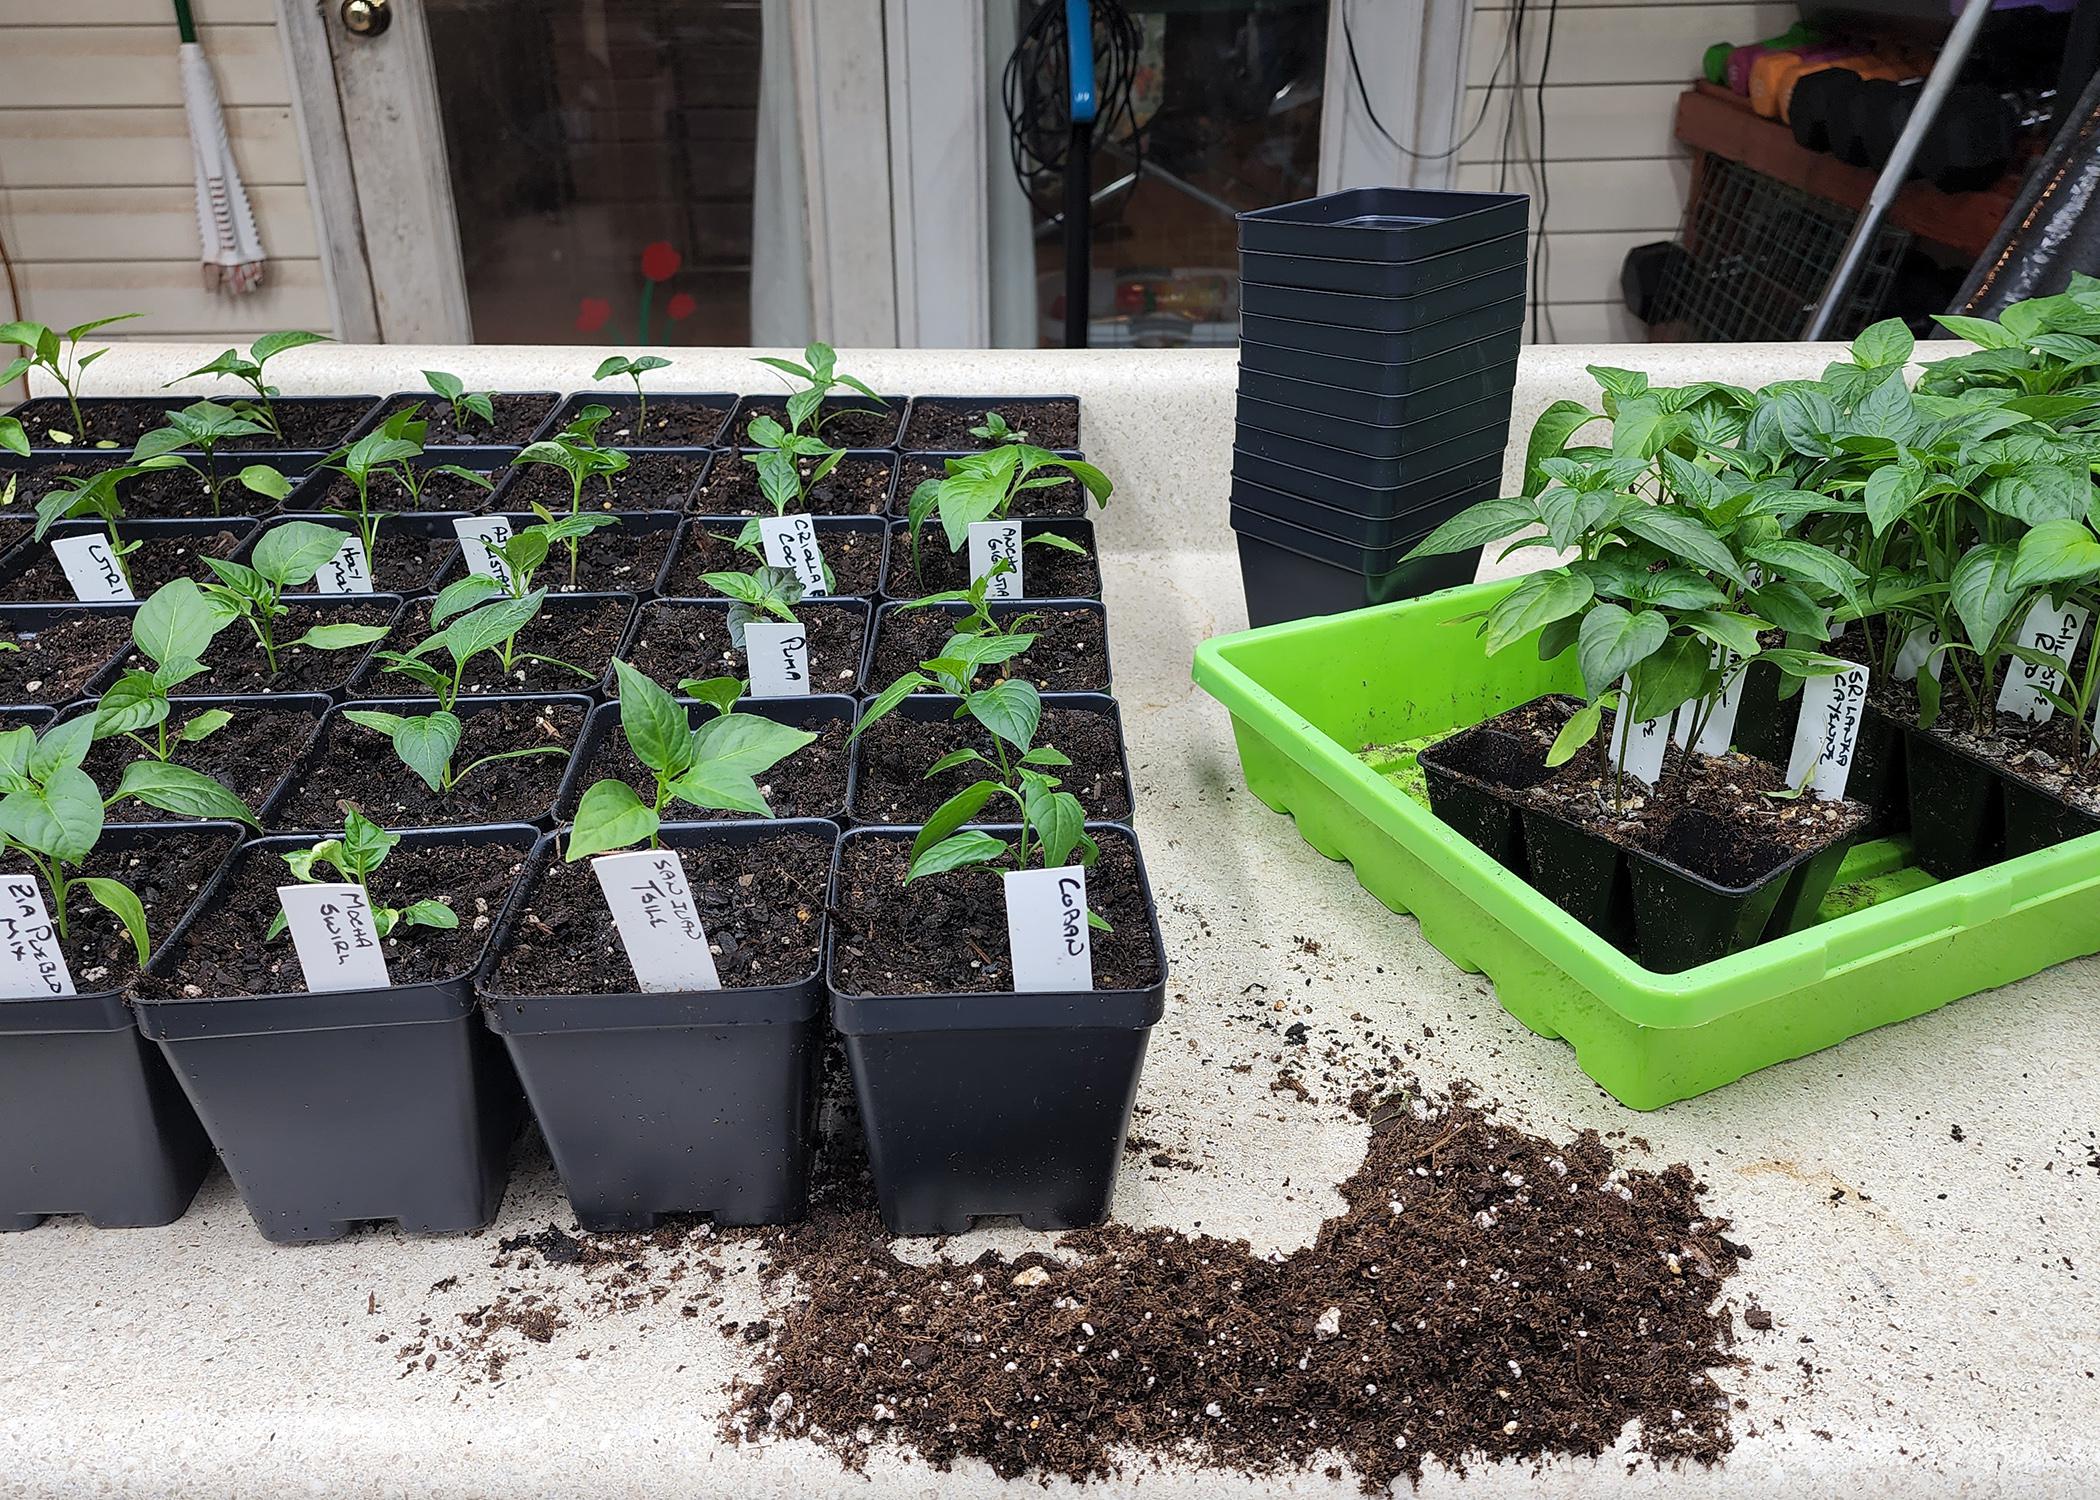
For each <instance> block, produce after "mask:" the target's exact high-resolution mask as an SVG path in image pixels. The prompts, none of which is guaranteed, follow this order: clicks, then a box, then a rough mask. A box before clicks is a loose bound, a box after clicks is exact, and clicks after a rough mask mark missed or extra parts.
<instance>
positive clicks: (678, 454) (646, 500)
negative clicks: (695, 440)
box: [481, 447, 715, 514]
mask: <svg viewBox="0 0 2100 1500" xmlns="http://www.w3.org/2000/svg"><path fill="white" fill-rule="evenodd" d="M622 451H624V452H625V453H626V454H627V467H626V468H624V469H622V470H620V472H618V473H617V474H615V475H613V476H612V480H611V483H610V486H608V484H607V481H606V480H605V478H604V477H603V476H599V477H597V478H594V479H592V480H591V481H590V483H589V484H587V485H585V486H584V491H583V503H584V505H585V507H586V508H594V509H598V510H611V511H630V510H684V509H685V508H686V506H687V505H688V504H689V503H690V502H691V500H692V497H693V491H694V490H695V489H696V488H697V487H698V486H699V484H700V482H701V481H702V480H704V479H705V478H706V477H707V475H708V473H709V471H710V469H711V467H712V466H713V464H714V462H715V450H714V449H712V448H695V447H675V448H674V447H666V448H629V449H624V450H622ZM502 467H503V473H501V474H500V475H497V476H496V488H495V491H494V492H493V493H492V494H490V495H489V497H488V503H487V504H486V505H484V506H482V507H481V509H482V510H483V511H495V510H501V511H510V512H514V513H518V514H523V513H526V512H529V511H530V510H531V509H532V507H533V505H534V503H538V504H541V505H544V506H546V507H547V509H549V510H551V511H554V512H555V513H557V514H559V513H561V512H563V511H566V510H567V509H568V508H569V501H570V498H571V497H570V494H569V480H568V476H567V475H565V474H563V473H562V471H561V470H560V469H558V468H554V467H553V466H551V465H547V464H515V465H514V464H512V463H511V462H510V460H509V459H508V458H506V459H505V460H504V462H503V465H502ZM544 486H552V487H551V488H543V487H544Z"/></svg>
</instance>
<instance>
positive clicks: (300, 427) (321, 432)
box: [155, 394, 372, 453]
mask: <svg viewBox="0 0 2100 1500" xmlns="http://www.w3.org/2000/svg"><path fill="white" fill-rule="evenodd" d="M214 399H215V400H217V401H219V402H221V403H222V404H226V405H231V404H232V403H233V402H235V401H237V400H239V399H241V398H240V397H239V396H236V395H232V394H223V395H220V396H217V397H215V398H214ZM371 409H372V399H371V397H369V396H343V397H336V398H327V399H322V400H316V401H285V400H281V399H280V400H279V401H278V402H277V403H276V405H275V411H276V415H277V425H278V426H279V427H280V428H282V429H283V433H282V435H281V436H280V435H279V434H278V433H274V432H259V433H257V434H256V435H255V436H254V437H240V438H230V439H228V440H227V441H226V443H224V444H223V445H222V446H221V447H220V450H219V451H220V452H222V453H282V452H288V451H304V452H317V453H327V452H330V451H332V450H334V449H336V448H340V447H342V446H343V439H344V438H346V437H348V436H349V435H350V429H351V428H353V427H355V426H356V425H357V424H358V423H359V422H361V421H362V420H364V417H365V414H366V413H367V412H369V411H371ZM155 425H159V424H155Z"/></svg>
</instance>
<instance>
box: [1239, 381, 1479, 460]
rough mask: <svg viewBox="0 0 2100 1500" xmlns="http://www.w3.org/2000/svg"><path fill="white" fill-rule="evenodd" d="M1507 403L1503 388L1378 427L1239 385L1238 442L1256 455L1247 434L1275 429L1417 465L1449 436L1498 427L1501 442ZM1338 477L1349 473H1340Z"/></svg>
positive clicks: (1348, 450) (1257, 449)
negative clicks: (1263, 396)
mask: <svg viewBox="0 0 2100 1500" xmlns="http://www.w3.org/2000/svg"><path fill="white" fill-rule="evenodd" d="M1509 403H1510V393H1509V392H1508V391H1503V392H1501V393H1500V394H1499V395H1493V396H1488V397H1485V398H1483V399H1482V400H1479V401H1474V402H1469V403H1467V404H1466V405H1464V406H1454V407H1449V408H1447V409H1445V410H1443V411H1432V412H1425V413H1423V414H1422V415H1420V416H1417V417H1415V418H1413V419H1412V420H1410V421H1407V422H1404V423H1397V424H1394V425H1391V426H1379V425H1377V424H1375V423H1370V422H1358V421H1353V420H1351V419H1349V418H1347V417H1343V416H1338V415H1336V414H1334V412H1333V410H1332V408H1311V409H1308V408H1305V407H1299V406H1291V405H1284V404H1279V403H1277V402H1273V401H1263V400H1261V399H1260V398H1258V397H1255V396H1250V395H1249V394H1248V393H1247V391H1246V390H1245V389H1244V383H1243V388H1242V389H1241V391H1240V395H1239V407H1238V417H1239V431H1240V433H1241V434H1242V442H1243V443H1245V445H1246V446H1247V447H1249V448H1250V449H1251V450H1252V451H1254V452H1256V453H1260V452H1262V451H1263V450H1262V448H1261V446H1260V444H1259V443H1251V442H1247V441H1246V438H1247V435H1249V434H1262V433H1274V434H1276V435H1278V436H1280V437H1286V438H1291V439H1294V440H1296V441H1298V442H1303V443H1318V444H1320V445H1321V446H1323V447H1325V448H1333V449H1339V450H1341V451H1342V452H1344V453H1352V454H1357V455H1360V456H1361V457H1363V458H1367V459H1390V460H1402V459H1409V458H1412V459H1415V460H1416V461H1417V465H1418V466H1419V464H1420V463H1421V462H1423V461H1425V460H1427V459H1428V456H1429V455H1433V454H1435V453H1436V452H1437V450H1438V449H1440V448H1443V447H1445V446H1446V445H1448V444H1449V443H1450V442H1451V441H1452V440H1453V437H1454V435H1463V434H1466V433H1474V432H1483V431H1488V430H1492V429H1496V428H1499V429H1500V430H1501V431H1502V433H1503V434H1504V437H1505V442H1506V439H1507V435H1508V432H1509ZM1463 461H1464V460H1463V459H1461V460H1459V462H1463ZM1442 466H1443V467H1455V464H1451V463H1446V464H1444V465H1442ZM1342 477H1343V478H1349V477H1352V476H1350V475H1347V474H1344V475H1343V476H1342Z"/></svg>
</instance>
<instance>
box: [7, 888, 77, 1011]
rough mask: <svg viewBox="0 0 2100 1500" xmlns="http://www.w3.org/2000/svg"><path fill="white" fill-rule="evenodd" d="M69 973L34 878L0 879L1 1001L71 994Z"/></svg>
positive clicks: (48, 913)
mask: <svg viewBox="0 0 2100 1500" xmlns="http://www.w3.org/2000/svg"><path fill="white" fill-rule="evenodd" d="M73 993H74V989H73V971H72V970H71V969H69V968H67V967H66V956H65V954H63V953H61V952H60V951H59V947H58V933H57V930H56V929H55V928H53V926H52V925H51V913H50V911H49V909H48V908H46V907H45V905H44V892H43V890H42V888H41V887H39V886H38V885H37V883H36V877H35V876H34V875H0V999H5V1000H45V999H49V998H50V997H52V996H54V995H70V994H73Z"/></svg>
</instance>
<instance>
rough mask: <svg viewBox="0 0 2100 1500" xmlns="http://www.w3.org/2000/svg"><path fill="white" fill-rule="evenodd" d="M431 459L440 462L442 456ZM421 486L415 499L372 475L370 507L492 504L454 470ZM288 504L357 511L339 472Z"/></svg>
mask: <svg viewBox="0 0 2100 1500" xmlns="http://www.w3.org/2000/svg"><path fill="white" fill-rule="evenodd" d="M433 462H435V463H442V462H443V460H442V459H438V460H434V461H433ZM462 467H464V465H462ZM472 472H476V473H478V472H480V471H479V470H474V471H472ZM492 477H493V478H496V479H501V478H502V477H503V471H502V470H501V469H498V470H496V471H495V473H494V475H493V476H492ZM422 486H423V487H422V490H421V499H420V501H418V500H416V499H412V498H411V497H410V495H409V493H408V487H407V486H406V485H404V484H402V483H401V481H400V480H398V479H393V478H390V477H386V476H382V477H380V478H378V479H375V480H373V481H372V509H374V510H376V511H380V512H383V513H385V514H389V515H393V514H398V513H400V512H402V511H409V512H415V511H439V510H456V511H469V512H475V513H479V512H482V511H486V510H491V509H493V508H494V506H493V504H492V494H491V492H490V491H489V490H487V489H484V488H483V487H482V486H480V485H478V484H473V483H470V482H469V481H467V480H464V479H461V478H460V477H459V476H458V475H457V474H432V475H429V476H428V477H426V478H423V480H422ZM564 493H566V491H564ZM289 508H290V509H294V510H332V511H339V512H341V513H342V514H344V515H346V516H354V515H356V514H357V486H356V485H354V484H352V483H351V482H350V481H349V479H347V478H346V477H345V476H343V475H341V474H329V475H327V476H326V477H325V480H324V481H323V482H319V483H315V484H309V485H303V486H301V487H300V489H299V492H298V494H297V495H295V496H294V497H293V499H292V503H291V505H290V507H289Z"/></svg>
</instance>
